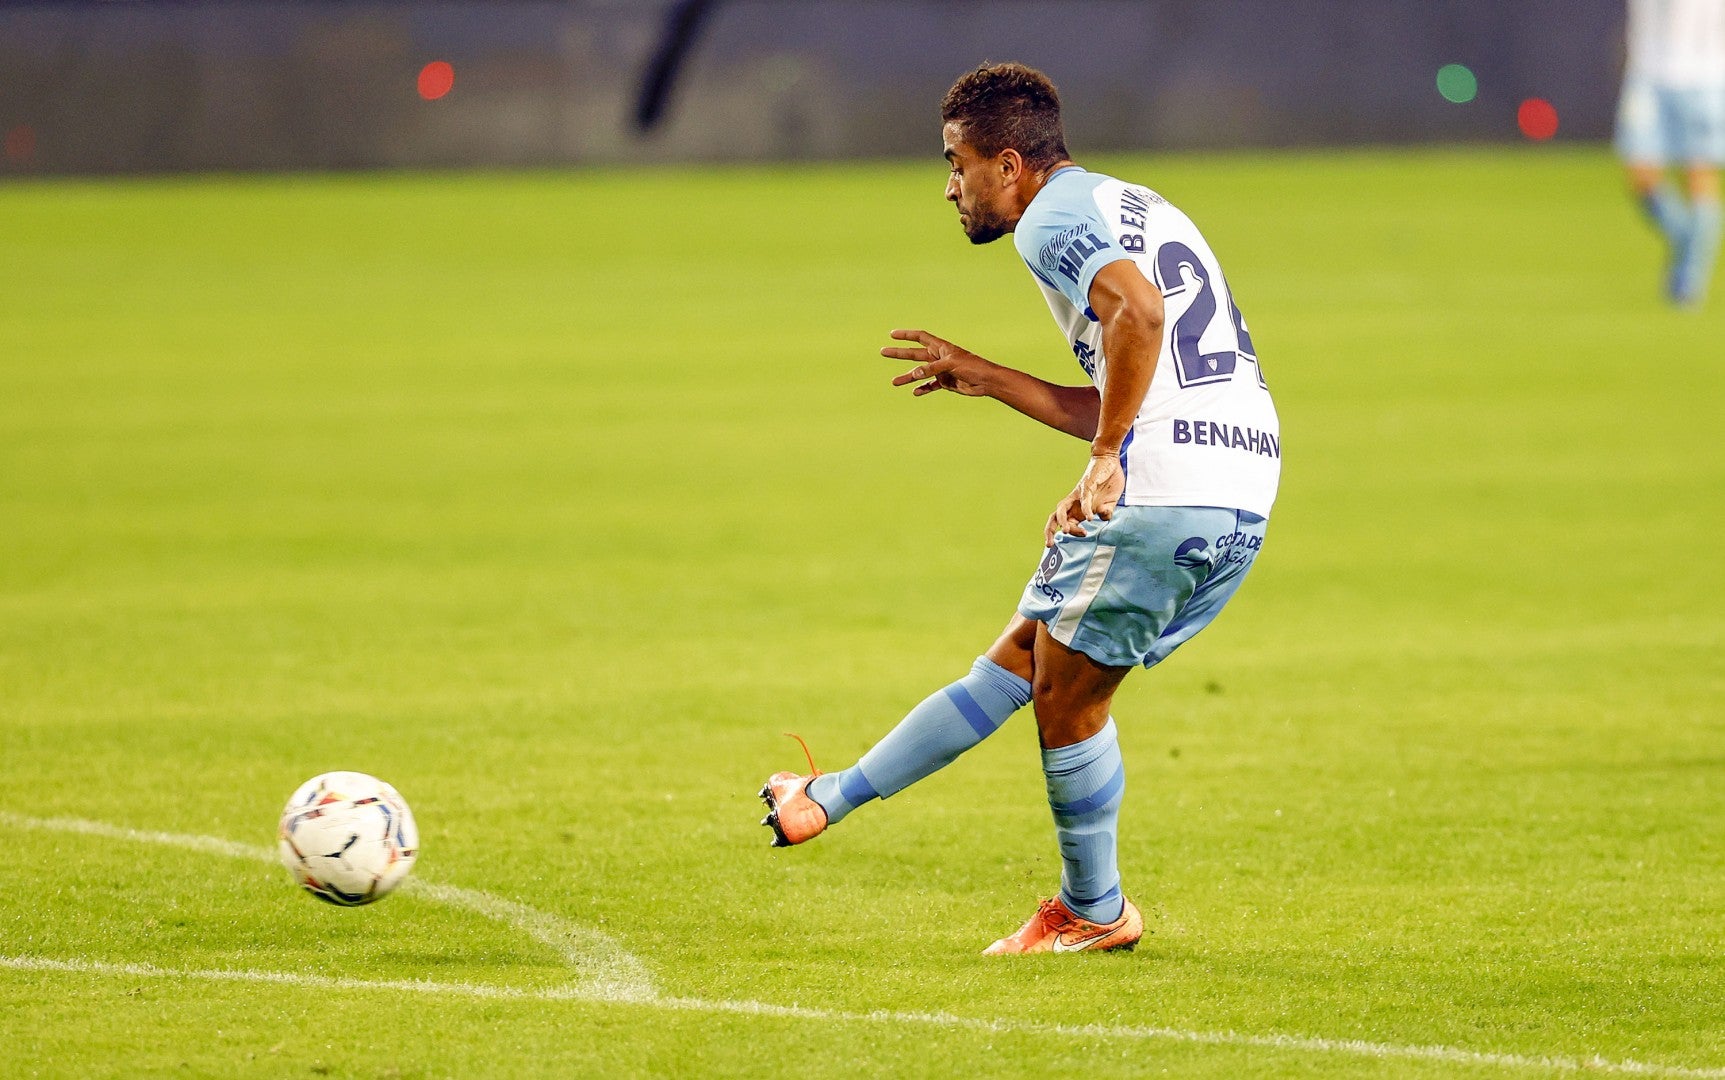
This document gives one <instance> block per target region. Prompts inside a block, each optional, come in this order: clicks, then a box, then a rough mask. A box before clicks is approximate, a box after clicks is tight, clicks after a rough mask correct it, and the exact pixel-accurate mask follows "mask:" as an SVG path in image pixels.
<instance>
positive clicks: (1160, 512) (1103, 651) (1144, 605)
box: [1018, 506, 1268, 667]
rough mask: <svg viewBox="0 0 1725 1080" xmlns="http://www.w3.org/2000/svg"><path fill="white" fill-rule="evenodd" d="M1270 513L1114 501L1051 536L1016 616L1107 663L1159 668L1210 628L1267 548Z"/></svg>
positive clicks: (1064, 643)
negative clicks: (1079, 529)
mask: <svg viewBox="0 0 1725 1080" xmlns="http://www.w3.org/2000/svg"><path fill="white" fill-rule="evenodd" d="M1267 524H1268V521H1267V519H1265V518H1262V517H1259V516H1258V515H1257V514H1252V513H1247V512H1246V511H1244V510H1224V509H1221V508H1218V507H1214V506H1118V507H1115V509H1114V517H1113V518H1112V519H1110V520H1108V521H1102V520H1100V519H1097V520H1094V521H1088V522H1085V524H1084V531H1085V532H1087V533H1089V535H1088V536H1066V535H1064V534H1062V535H1060V536H1057V537H1055V539H1054V546H1053V547H1051V548H1049V549H1047V551H1046V553H1045V554H1044V555H1043V558H1042V565H1041V566H1039V567H1037V569H1036V576H1034V577H1032V578H1031V579H1030V584H1029V585H1026V586H1025V587H1024V598H1023V599H1022V600H1020V601H1019V602H1018V613H1019V614H1020V615H1023V616H1024V617H1025V618H1027V619H1035V620H1036V621H1037V622H1040V623H1045V624H1046V625H1047V626H1048V632H1049V633H1050V634H1051V635H1052V636H1053V637H1054V640H1056V641H1058V642H1060V643H1061V644H1062V645H1065V646H1067V647H1068V648H1072V649H1076V650H1078V651H1079V652H1081V653H1083V654H1085V655H1086V656H1088V657H1090V658H1091V659H1092V660H1095V661H1096V662H1097V663H1099V664H1107V665H1109V666H1110V667H1131V666H1133V665H1136V664H1143V665H1144V666H1145V667H1154V666H1155V665H1156V664H1158V663H1160V662H1161V661H1162V660H1163V659H1164V658H1166V657H1167V656H1168V654H1169V653H1171V652H1173V651H1174V650H1175V649H1178V648H1179V647H1180V646H1181V645H1184V644H1185V643H1186V642H1187V641H1189V640H1191V638H1192V637H1193V635H1195V634H1197V633H1198V631H1200V630H1202V629H1204V627H1206V626H1208V625H1209V624H1210V620H1212V619H1214V618H1215V617H1216V615H1217V614H1218V613H1219V612H1220V611H1221V610H1222V605H1223V604H1226V603H1227V602H1228V598H1229V597H1231V596H1233V595H1234V590H1235V589H1238V588H1239V587H1240V582H1241V581H1242V580H1243V579H1244V578H1245V576H1246V571H1248V570H1250V569H1251V568H1252V563H1253V562H1254V561H1255V560H1256V559H1257V557H1258V550H1259V548H1261V547H1263V545H1264V528H1265V526H1266V525H1267Z"/></svg>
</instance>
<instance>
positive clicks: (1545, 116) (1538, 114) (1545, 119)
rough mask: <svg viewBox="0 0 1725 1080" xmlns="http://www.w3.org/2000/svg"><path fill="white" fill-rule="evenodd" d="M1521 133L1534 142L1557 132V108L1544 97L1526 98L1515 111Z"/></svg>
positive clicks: (1541, 140) (1516, 121) (1542, 140)
mask: <svg viewBox="0 0 1725 1080" xmlns="http://www.w3.org/2000/svg"><path fill="white" fill-rule="evenodd" d="M1515 123H1516V126H1517V127H1519V128H1521V133H1522V134H1523V135H1526V136H1527V137H1528V138H1530V139H1533V140H1534V141H1536V142H1544V141H1545V140H1546V139H1549V138H1551V137H1552V136H1553V135H1556V134H1557V108H1556V107H1555V106H1554V105H1552V103H1551V102H1549V101H1547V100H1545V99H1544V98H1528V99H1527V100H1526V101H1524V102H1522V103H1521V108H1519V109H1517V110H1516V113H1515Z"/></svg>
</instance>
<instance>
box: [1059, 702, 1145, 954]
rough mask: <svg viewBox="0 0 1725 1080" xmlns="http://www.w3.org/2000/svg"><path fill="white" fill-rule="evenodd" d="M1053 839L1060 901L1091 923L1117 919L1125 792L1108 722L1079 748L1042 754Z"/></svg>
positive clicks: (1122, 770) (1122, 765)
mask: <svg viewBox="0 0 1725 1080" xmlns="http://www.w3.org/2000/svg"><path fill="white" fill-rule="evenodd" d="M1042 775H1043V777H1044V778H1045V779H1046V780H1047V781H1048V805H1049V807H1050V808H1051V809H1052V810H1053V811H1054V834H1055V836H1057V837H1059V839H1060V858H1061V860H1062V862H1063V864H1064V865H1063V866H1062V868H1061V871H1060V899H1061V901H1062V902H1063V903H1064V904H1065V905H1066V906H1067V907H1068V908H1071V909H1072V913H1073V914H1074V915H1078V916H1080V917H1081V918H1085V919H1089V920H1090V921H1091V922H1094V923H1111V922H1113V921H1114V920H1115V919H1118V918H1119V917H1120V912H1121V911H1122V910H1123V909H1124V907H1125V903H1126V901H1125V899H1124V898H1123V897H1122V896H1121V893H1120V864H1119V862H1118V859H1117V855H1116V838H1115V830H1116V827H1117V826H1118V824H1119V821H1120V800H1121V797H1122V796H1123V795H1124V794H1125V791H1126V765H1125V763H1124V762H1122V761H1121V760H1120V740H1119V737H1118V735H1117V734H1116V732H1115V728H1114V718H1113V717H1109V718H1108V723H1106V724H1104V725H1103V727H1102V730H1101V731H1098V732H1097V733H1096V734H1094V735H1092V736H1090V738H1088V739H1085V740H1084V741H1083V742H1081V743H1073V744H1072V745H1071V746H1062V747H1060V748H1059V749H1058V750H1044V751H1043V752H1042Z"/></svg>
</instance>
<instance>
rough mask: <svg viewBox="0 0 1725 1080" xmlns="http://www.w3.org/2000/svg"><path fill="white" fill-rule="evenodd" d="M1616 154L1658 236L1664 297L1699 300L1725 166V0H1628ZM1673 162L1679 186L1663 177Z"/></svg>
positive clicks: (1687, 303)
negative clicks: (1664, 255)
mask: <svg viewBox="0 0 1725 1080" xmlns="http://www.w3.org/2000/svg"><path fill="white" fill-rule="evenodd" d="M1628 36H1629V42H1628V45H1629V49H1628V60H1627V63H1626V64H1625V66H1624V71H1623V94H1622V96H1621V97H1620V98H1619V99H1618V105H1617V153H1618V155H1619V156H1620V157H1621V158H1622V159H1623V162H1624V165H1625V167H1626V169H1627V170H1628V174H1629V186H1630V187H1631V189H1633V190H1634V192H1635V195H1636V198H1637V199H1639V200H1640V203H1641V206H1642V209H1643V210H1645V211H1646V213H1647V216H1648V218H1649V219H1650V220H1651V221H1652V222H1653V224H1654V225H1655V226H1657V227H1658V229H1659V231H1660V232H1661V233H1662V234H1663V235H1664V237H1665V242H1666V245H1667V249H1668V252H1669V260H1668V266H1667V271H1666V278H1665V295H1666V296H1667V297H1668V298H1669V299H1670V300H1671V302H1672V303H1674V304H1677V305H1679V306H1682V307H1694V306H1698V305H1699V304H1700V303H1701V302H1702V300H1703V299H1705V298H1706V295H1707V283H1708V280H1709V279H1710V278H1711V277H1712V275H1713V264H1714V261H1715V259H1716V258H1717V257H1718V253H1719V234H1720V212H1719V167H1720V165H1722V164H1725V0H1629V35H1628ZM1671 166H1679V167H1681V169H1682V171H1683V174H1684V176H1683V179H1684V182H1685V190H1686V194H1687V197H1685V192H1684V191H1679V189H1678V188H1677V187H1676V186H1674V185H1673V184H1671V183H1670V181H1669V180H1668V179H1667V178H1666V170H1667V168H1669V167H1671Z"/></svg>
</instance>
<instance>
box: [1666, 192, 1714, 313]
mask: <svg viewBox="0 0 1725 1080" xmlns="http://www.w3.org/2000/svg"><path fill="white" fill-rule="evenodd" d="M1719 232H1720V213H1719V200H1718V199H1702V200H1697V201H1696V202H1695V203H1694V204H1693V205H1691V206H1690V208H1689V233H1688V235H1687V236H1686V237H1684V240H1683V243H1682V245H1681V246H1679V247H1678V249H1677V253H1676V257H1675V259H1674V260H1673V262H1672V266H1671V299H1672V300H1674V301H1676V302H1677V303H1679V304H1698V303H1700V302H1701V299H1702V298H1703V297H1705V296H1706V295H1707V283H1708V281H1709V280H1710V279H1711V278H1712V277H1713V263H1714V260H1715V259H1717V258H1718V256H1719Z"/></svg>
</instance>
